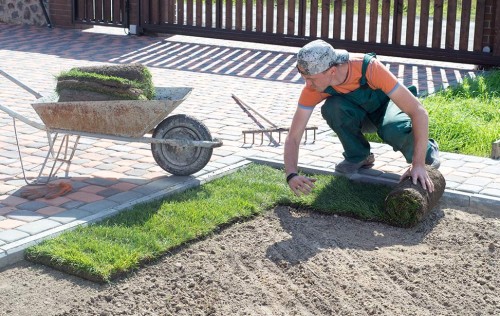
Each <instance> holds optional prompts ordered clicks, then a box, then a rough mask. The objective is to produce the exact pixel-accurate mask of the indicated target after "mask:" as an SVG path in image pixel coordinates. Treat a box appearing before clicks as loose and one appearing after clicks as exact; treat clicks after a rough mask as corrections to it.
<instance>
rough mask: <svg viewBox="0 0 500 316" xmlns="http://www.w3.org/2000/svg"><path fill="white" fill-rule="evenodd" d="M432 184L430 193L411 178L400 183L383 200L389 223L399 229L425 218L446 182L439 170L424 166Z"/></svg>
mask: <svg viewBox="0 0 500 316" xmlns="http://www.w3.org/2000/svg"><path fill="white" fill-rule="evenodd" d="M426 169H427V173H428V174H429V177H430V178H431V181H432V183H434V191H433V192H432V193H431V192H429V191H427V190H424V188H422V186H421V184H420V182H418V183H417V184H413V181H412V179H411V177H408V178H406V179H405V180H403V181H401V182H400V183H399V184H398V185H397V186H396V187H395V188H394V189H392V191H391V192H389V194H388V195H387V197H386V199H385V204H384V207H385V212H386V214H387V215H388V216H389V219H390V222H391V223H393V224H394V225H396V226H400V227H412V226H415V225H416V224H418V223H419V222H420V221H421V220H422V219H423V218H425V217H426V216H427V215H428V214H429V213H430V211H431V210H432V209H433V208H434V207H435V206H436V205H437V203H438V202H439V199H440V198H441V197H442V196H443V193H444V190H445V188H446V180H445V179H444V177H443V175H442V174H441V172H439V170H437V169H434V168H432V167H429V166H426Z"/></svg>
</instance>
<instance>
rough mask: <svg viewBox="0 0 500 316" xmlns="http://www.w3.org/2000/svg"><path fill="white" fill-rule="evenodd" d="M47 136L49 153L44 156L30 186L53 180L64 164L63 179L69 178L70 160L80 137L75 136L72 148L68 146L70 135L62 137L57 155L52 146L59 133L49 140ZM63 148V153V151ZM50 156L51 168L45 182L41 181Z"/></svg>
mask: <svg viewBox="0 0 500 316" xmlns="http://www.w3.org/2000/svg"><path fill="white" fill-rule="evenodd" d="M48 136H49V151H48V153H47V155H46V156H45V160H44V161H43V164H42V167H41V169H40V172H39V173H38V177H37V179H36V180H35V181H34V182H33V183H32V184H43V183H48V182H50V180H51V179H53V178H55V175H56V174H57V172H58V171H59V170H60V169H61V167H62V165H63V164H64V163H65V164H66V170H65V178H67V177H68V176H69V168H70V166H71V160H72V159H73V156H74V155H75V151H76V147H77V146H78V143H79V141H80V136H79V135H78V136H76V139H75V141H74V144H73V145H72V148H70V146H69V138H70V136H71V135H64V136H63V138H62V140H61V144H60V145H59V149H58V150H57V153H55V151H54V146H55V144H56V141H57V137H58V136H59V133H55V134H54V137H53V138H51V137H50V135H48ZM63 148H64V151H63ZM61 151H63V152H62V157H61ZM50 156H52V159H53V160H54V162H53V163H52V167H51V169H50V172H49V175H48V176H47V180H46V181H43V182H42V181H41V179H42V178H43V171H44V170H45V167H46V165H47V162H48V160H49V157H50ZM58 162H60V165H59V166H57V168H56V165H57V163H58Z"/></svg>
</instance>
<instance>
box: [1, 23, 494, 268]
mask: <svg viewBox="0 0 500 316" xmlns="http://www.w3.org/2000/svg"><path fill="white" fill-rule="evenodd" d="M95 31H97V30H90V31H88V30H87V31H81V30H66V29H46V28H40V27H32V26H13V25H5V24H0V42H1V43H2V46H1V48H0V70H2V71H4V72H6V73H8V74H9V75H11V76H12V77H14V78H16V79H17V80H19V81H21V82H22V83H23V84H25V85H27V86H28V87H30V88H31V89H33V90H35V91H37V92H38V93H40V94H42V95H48V94H50V93H52V92H53V90H54V88H55V80H54V77H55V75H57V74H58V73H59V72H61V71H63V70H68V69H70V68H72V67H76V66H89V65H103V64H110V63H118V64H119V63H134V62H140V63H143V64H145V65H146V66H148V67H149V68H150V70H151V72H152V74H153V80H154V82H155V84H156V85H157V86H189V87H193V88H194V89H193V91H192V93H191V94H190V95H189V97H188V98H187V99H186V101H184V102H183V103H182V104H181V105H180V106H179V107H178V108H177V109H176V110H174V112H173V113H172V114H171V115H173V114H179V113H182V114H188V115H192V116H194V117H196V118H197V119H200V120H201V121H203V123H204V124H205V125H206V126H207V127H208V128H209V130H210V132H211V133H212V136H213V137H216V138H219V139H222V140H223V142H224V145H223V146H222V147H220V148H215V149H214V151H213V156H212V159H211V161H210V162H209V163H208V165H207V166H206V167H205V168H204V169H203V170H201V171H199V172H198V173H196V174H195V175H193V176H189V177H177V176H172V175H170V174H168V173H166V172H165V171H163V170H162V169H161V168H160V167H158V166H157V164H156V163H155V161H154V159H153V157H152V155H151V150H150V145H149V144H140V143H125V142H119V141H112V140H107V139H94V138H88V137H82V138H81V139H80V143H79V145H78V147H77V151H76V153H75V157H74V158H73V160H72V163H71V166H70V168H69V174H68V175H69V177H70V178H69V180H71V182H72V184H73V192H71V193H69V194H67V195H65V196H63V197H60V198H57V199H54V200H46V199H38V200H36V201H29V200H26V199H24V198H22V197H21V196H20V192H21V191H22V190H23V189H25V188H26V183H25V182H24V180H23V174H22V168H21V165H20V160H19V154H18V149H17V145H16V139H15V137H16V134H15V131H14V125H13V121H12V118H11V117H10V116H8V115H7V114H6V113H4V112H1V111H0V165H1V168H0V267H1V266H3V265H6V264H8V263H10V262H12V261H13V260H15V259H16V258H20V253H21V252H22V250H23V249H25V248H26V247H27V246H30V245H32V244H34V243H36V242H39V241H41V240H43V239H45V238H50V237H51V236H53V235H56V234H58V233H59V232H61V231H64V230H66V229H71V228H73V227H74V226H76V225H80V224H84V223H90V222H94V221H97V220H100V219H102V218H104V217H107V216H111V215H113V214H116V213H118V212H121V211H123V210H124V209H126V208H128V207H130V206H132V205H134V204H136V203H141V202H144V201H147V200H149V199H152V198H158V197H162V196H165V195H167V194H171V193H173V192H177V191H179V190H182V189H185V188H189V187H193V186H196V185H199V184H202V183H204V182H206V181H210V179H212V178H214V177H219V176H222V175H224V174H226V173H227V172H230V171H232V170H234V169H237V168H240V167H242V166H244V165H245V164H248V163H250V161H260V162H265V163H268V164H271V165H276V166H281V165H282V154H283V146H282V145H280V146H275V145H273V144H272V143H271V142H270V141H269V140H268V139H267V138H265V139H264V140H263V142H262V145H261V144H260V138H258V139H257V140H256V141H257V143H256V144H253V145H252V144H249V143H245V142H244V138H243V135H242V130H249V129H255V128H257V126H256V124H255V122H254V121H253V120H252V119H251V118H250V117H249V116H248V115H246V114H245V113H244V112H243V111H242V109H241V108H240V107H239V106H238V105H237V104H236V103H235V101H234V100H233V99H232V97H231V96H232V94H235V95H237V96H238V97H239V98H240V99H242V100H244V101H245V102H246V103H248V104H251V105H252V106H253V107H254V108H256V109H257V110H258V111H259V112H261V113H266V114H267V115H268V116H269V117H270V118H271V119H272V120H273V121H275V122H276V123H277V124H278V125H280V126H285V127H287V126H289V125H290V122H291V119H292V116H293V113H294V111H295V106H296V99H297V96H298V93H299V92H300V87H301V84H302V79H301V78H300V75H298V73H297V71H296V70H295V65H294V55H295V53H296V51H297V48H293V47H280V46H274V45H259V44H255V43H243V42H234V41H222V40H214V39H204V38H194V37H187V36H170V37H145V36H127V35H124V34H123V31H121V30H119V31H120V32H113V29H107V32H106V33H102V32H95ZM379 59H380V60H382V62H383V63H384V64H385V65H386V66H387V67H388V68H389V69H390V70H391V71H392V72H393V73H394V74H395V75H396V76H397V77H398V79H399V80H400V81H401V82H402V83H404V84H406V85H410V84H414V85H417V87H418V88H419V91H420V92H421V94H425V93H432V92H435V91H437V90H439V89H442V88H443V87H447V86H448V85H453V84H456V83H457V82H459V81H461V80H462V79H463V78H464V77H465V76H474V75H475V70H474V67H473V66H472V65H461V64H460V65H458V64H450V63H438V62H430V61H422V60H411V59H402V58H393V57H391V58H387V57H384V56H379ZM34 101H35V96H34V95H33V94H31V93H30V92H28V91H26V90H24V89H22V88H21V87H20V86H19V85H16V84H15V83H13V82H12V81H10V80H8V79H7V78H5V77H4V76H1V75H0V104H2V105H5V106H8V107H10V108H12V109H13V110H15V111H17V112H18V113H20V114H22V115H24V116H26V117H28V118H30V119H32V120H34V121H37V122H40V120H39V118H38V117H37V115H36V113H35V112H34V111H33V109H32V108H31V103H33V102H34ZM310 126H317V127H318V132H317V137H316V141H315V142H313V141H312V140H311V139H308V141H307V142H306V143H305V144H304V145H303V146H302V147H301V152H300V159H299V160H300V166H301V168H302V170H304V171H307V170H311V171H314V172H328V173H332V172H333V170H334V168H335V165H336V164H337V163H338V162H340V161H341V160H342V159H343V158H342V146H341V144H340V142H339V141H338V139H337V138H335V137H334V135H333V133H332V132H331V130H330V129H329V128H328V126H327V125H326V123H325V122H324V121H323V119H322V118H321V114H320V111H319V110H315V111H314V113H313V116H312V118H311V121H310ZM15 128H16V131H17V136H18V138H19V144H20V149H21V154H22V158H23V160H22V161H23V163H24V167H25V170H26V173H27V176H28V177H33V176H36V175H37V173H38V170H39V169H40V164H41V163H42V162H43V159H44V157H45V155H46V153H47V151H48V143H47V136H46V134H45V132H43V131H40V130H37V129H35V128H33V127H31V126H28V125H26V124H24V123H20V122H16V125H15ZM372 147H373V148H372V149H373V152H374V153H375V155H376V164H375V168H374V169H371V170H363V171H361V172H360V173H359V174H355V175H352V177H351V178H352V179H357V180H361V181H372V182H378V183H386V184H394V183H395V181H397V179H398V178H399V174H401V172H402V171H403V170H404V169H405V168H406V167H407V164H406V163H405V161H404V159H403V157H402V155H401V154H400V153H397V152H394V151H393V150H392V148H390V146H387V145H383V144H373V146H372ZM441 160H442V164H441V170H442V173H443V175H444V176H445V178H446V180H447V191H446V192H445V196H444V197H443V203H444V204H446V203H448V204H449V205H453V206H460V207H463V208H465V209H469V210H471V211H477V212H481V213H482V214H486V215H488V216H496V217H498V216H499V215H500V161H498V160H492V159H489V158H481V157H473V156H465V155H458V154H453V153H442V155H441ZM65 168H66V166H63V167H62V168H61V170H60V172H59V173H58V175H62V176H64V171H65Z"/></svg>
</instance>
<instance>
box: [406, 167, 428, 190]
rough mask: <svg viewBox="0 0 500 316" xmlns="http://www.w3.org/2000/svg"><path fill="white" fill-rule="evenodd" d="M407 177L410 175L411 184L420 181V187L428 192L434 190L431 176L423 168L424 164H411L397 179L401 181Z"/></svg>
mask: <svg viewBox="0 0 500 316" xmlns="http://www.w3.org/2000/svg"><path fill="white" fill-rule="evenodd" d="M407 177H411V179H412V182H413V184H415V185H416V184H417V181H419V182H420V184H421V185H422V188H424V190H427V191H429V192H431V193H432V192H434V183H433V182H432V180H431V178H430V177H429V175H428V174H427V170H425V166H413V165H411V166H410V168H408V170H406V172H405V173H404V174H403V175H402V176H401V178H400V179H399V181H400V182H401V181H403V180H404V179H406V178H407Z"/></svg>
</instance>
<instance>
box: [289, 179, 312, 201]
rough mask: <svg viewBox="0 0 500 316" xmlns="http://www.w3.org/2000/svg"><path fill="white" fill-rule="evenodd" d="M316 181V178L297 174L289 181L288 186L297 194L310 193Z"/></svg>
mask: <svg viewBox="0 0 500 316" xmlns="http://www.w3.org/2000/svg"><path fill="white" fill-rule="evenodd" d="M314 182H316V179H313V178H308V177H304V176H301V175H297V176H295V177H293V178H291V179H290V181H288V186H289V187H290V189H292V191H293V193H295V195H296V196H300V195H301V194H303V195H308V194H309V193H311V190H312V189H313V188H314Z"/></svg>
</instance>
